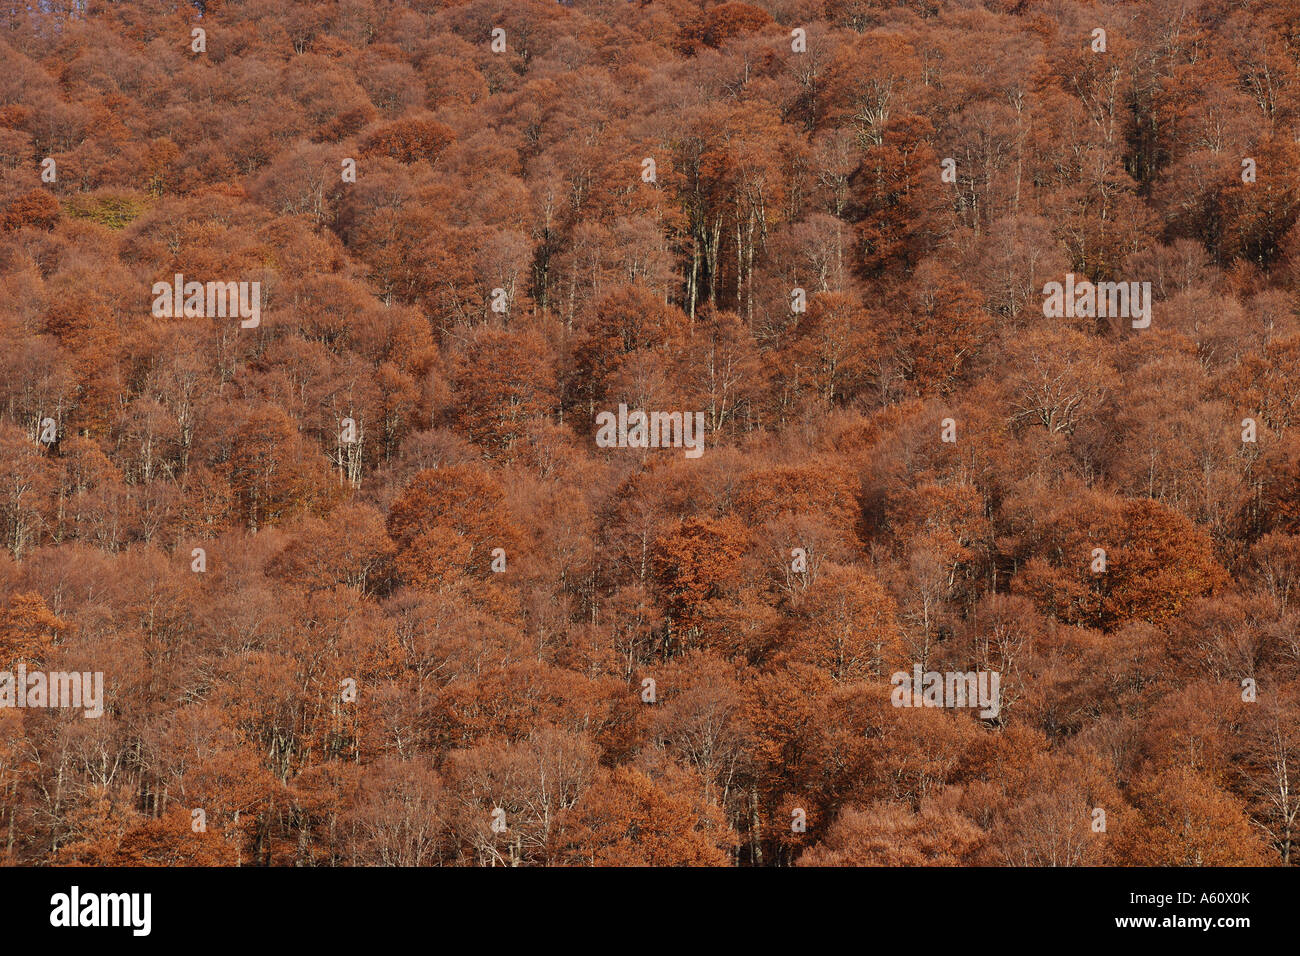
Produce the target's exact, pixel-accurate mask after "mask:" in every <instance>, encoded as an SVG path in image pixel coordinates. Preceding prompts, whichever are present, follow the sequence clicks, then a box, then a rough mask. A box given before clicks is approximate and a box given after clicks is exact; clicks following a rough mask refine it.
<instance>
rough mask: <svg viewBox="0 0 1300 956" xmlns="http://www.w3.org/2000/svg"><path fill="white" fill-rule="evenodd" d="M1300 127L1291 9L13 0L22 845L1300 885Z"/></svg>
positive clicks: (363, 861) (5, 66) (6, 448)
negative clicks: (977, 692) (1095, 297)
mask: <svg viewBox="0 0 1300 956" xmlns="http://www.w3.org/2000/svg"><path fill="white" fill-rule="evenodd" d="M196 28H201V29H202V30H203V31H204V34H203V35H204V36H205V38H206V40H205V45H204V44H200V45H204V49H202V51H201V52H195V51H194V49H193V46H194V45H195V41H194V39H193V38H194V36H195V34H194V33H193V31H194V30H195V29H196ZM496 28H500V29H502V30H504V34H503V37H504V50H499V51H498V50H494V49H493V30H494V29H496ZM797 29H801V30H803V31H804V34H803V36H804V37H805V43H804V44H803V46H804V48H803V49H802V50H796V49H795V47H796V46H799V45H800V44H799V43H798V41H797V39H795V38H793V37H797V35H796V34H794V31H796V30H797ZM1097 29H1102V30H1104V31H1105V50H1104V52H1103V51H1098V50H1096V49H1094V47H1095V45H1096V41H1095V39H1094V30H1097ZM1298 137H1300V2H1294V0H1275V2H1255V3H1246V2H1242V0H1151V2H1133V3H1115V4H1110V5H1107V4H1093V3H1083V2H1068V0H1062V2H1041V0H983V2H977V0H895V2H890V0H752V2H725V3H713V2H708V0H703V2H694V0H635V2H624V0H572V2H558V3H557V2H546V0H509V2H505V3H502V2H491V0H470V2H465V3H457V2H446V3H443V2H435V0H429V2H422V0H413V2H406V3H388V2H375V0H340V2H322V0H312V2H297V3H293V2H287V0H256V2H234V0H224V2H217V0H208V2H199V3H197V4H184V3H179V4H178V3H167V2H159V0H125V2H105V0H91V2H89V3H82V2H73V3H68V2H62V0H49V2H45V0H42V2H40V3H38V4H32V3H28V2H25V0H4V2H3V3H0V341H2V342H3V347H2V348H0V535H3V550H0V668H4V667H10V666H12V665H14V664H15V663H17V662H25V663H26V666H27V667H29V668H36V667H44V668H46V669H48V670H62V671H72V670H76V671H102V672H103V673H104V682H105V697H106V702H105V713H104V715H103V716H102V717H101V718H99V719H87V718H85V717H84V716H83V715H82V714H81V713H80V712H78V711H70V710H66V709H33V708H27V709H22V708H7V709H0V860H2V861H4V862H6V863H10V864H68V863H83V864H157V865H161V864H178V863H179V864H214V865H245V866H249V865H274V866H291V865H297V866H304V865H305V866H332V865H376V864H396V865H421V866H427V865H536V864H550V865H593V864H594V865H623V864H652V865H679V864H688V865H737V866H755V865H758V866H787V865H803V866H808V865H812V866H817V865H844V864H854V865H864V864H870V865H965V864H994V865H1070V864H1107V865H1131V864H1158V865H1196V864H1264V865H1287V864H1294V863H1295V862H1296V860H1297V849H1296V845H1295V844H1296V841H1297V839H1300V832H1298V830H1300V307H1298V304H1297V292H1298V291H1300V229H1298V228H1296V225H1295V223H1296V218H1297V214H1298V213H1300V144H1298V143H1297V138H1298ZM47 159H48V160H53V164H52V166H51V165H50V164H48V163H46V162H45V161H46V160H47ZM349 159H350V160H352V161H353V162H354V163H355V169H356V176H355V182H352V181H348V179H347V177H346V176H345V175H343V173H342V172H341V170H342V169H343V168H344V167H345V165H346V163H345V161H346V160H349ZM646 159H651V160H653V169H654V171H655V172H654V175H653V176H652V177H647V175H646V169H647V166H646V163H645V160H646ZM945 159H951V160H953V161H954V163H953V164H952V168H955V171H956V175H955V181H954V182H947V181H945V177H943V176H942V175H941V169H942V168H943V164H944V160H945ZM1246 159H1250V160H1253V164H1254V168H1255V170H1256V174H1255V176H1254V177H1253V179H1251V178H1250V177H1247V176H1245V175H1244V173H1243V168H1244V165H1245V164H1244V162H1243V161H1244V160H1246ZM46 167H50V168H51V169H53V170H56V175H55V177H54V178H52V179H51V178H50V177H48V176H44V175H43V170H44V169H45V168H46ZM1248 180H1249V181H1248ZM1067 272H1073V273H1075V274H1077V275H1078V276H1080V277H1085V276H1086V277H1088V278H1090V279H1091V280H1093V281H1147V282H1150V283H1151V288H1152V295H1153V297H1154V300H1155V304H1154V309H1153V320H1152V322H1151V325H1150V327H1149V328H1146V329H1141V330H1138V329H1134V328H1132V327H1131V325H1130V323H1128V322H1126V321H1122V320H1119V319H1095V318H1073V319H1072V318H1051V319H1049V318H1045V317H1044V312H1043V293H1042V289H1043V286H1044V284H1045V283H1047V282H1050V281H1060V280H1061V278H1062V276H1063V275H1064V274H1065V273H1067ZM176 273H182V274H184V275H185V276H186V278H187V279H194V280H197V281H200V282H203V281H209V280H214V281H236V280H239V281H244V280H251V281H258V282H260V288H261V295H262V311H261V322H260V325H258V326H257V327H256V328H244V327H241V323H240V322H239V320H238V319H231V318H183V317H182V318H156V317H155V316H154V314H153V313H152V312H151V302H152V301H153V296H152V294H151V287H152V286H153V284H154V283H156V282H159V281H162V282H168V283H170V282H171V281H172V277H173V275H174V274H176ZM797 288H801V289H804V290H805V291H806V296H807V308H806V310H804V311H796V310H795V309H794V308H792V290H795V289H797ZM494 290H503V295H502V293H497V294H496V295H495V296H494ZM494 302H496V303H498V304H500V303H502V302H504V311H496V310H494V308H493V306H494ZM620 403H623V404H626V405H628V406H629V407H630V408H634V409H665V410H701V411H703V412H704V413H705V420H706V426H707V448H706V450H705V452H704V454H703V455H702V456H700V457H699V458H695V459H692V458H689V457H687V456H686V455H684V454H683V453H682V451H681V450H680V449H671V448H670V449H638V448H602V447H598V446H597V444H596V443H595V441H594V440H593V435H594V431H595V429H594V425H593V422H594V418H595V415H596V414H597V413H599V412H601V411H603V410H610V409H614V408H616V407H617V406H618V405H619V404H620ZM344 419H351V420H352V421H353V422H354V423H355V426H356V429H357V435H356V440H355V441H346V440H344V438H343V437H342V432H341V430H340V429H341V422H342V421H343V420H344ZM945 419H951V420H952V422H953V423H954V426H955V433H956V439H957V440H956V441H955V442H945V441H942V440H941V422H943V421H944V420H945ZM1245 419H1252V420H1253V421H1254V422H1255V423H1256V425H1257V437H1256V440H1255V441H1244V440H1243V434H1244V431H1245V429H1244V427H1243V422H1244V420H1245ZM47 420H53V423H54V425H53V431H52V432H51V433H50V434H43V432H44V431H45V429H44V427H43V424H42V423H43V422H46V421H47ZM196 548H201V549H203V551H202V553H203V554H204V555H205V556H206V560H205V565H204V567H203V569H202V570H196V566H195V560H196V559H195V558H193V557H192V555H194V554H195V549H196ZM1096 548H1102V549H1105V551H1106V553H1107V556H1108V567H1107V570H1106V571H1105V572H1104V573H1096V572H1094V571H1093V569H1092V566H1091V562H1092V560H1093V558H1092V554H1093V551H1094V549H1096ZM496 549H500V551H497V550H496ZM796 549H803V553H804V554H805V555H806V562H804V563H803V564H802V566H800V565H799V564H798V563H797V562H792V561H791V555H792V553H793V552H794V551H795V550H796ZM494 554H495V555H497V556H499V557H500V558H501V559H503V560H504V569H502V568H501V567H497V568H496V569H494V567H493V565H494V561H498V558H497V557H494ZM498 563H499V562H498ZM916 664H920V665H922V666H923V667H925V668H930V669H938V670H960V671H966V670H975V669H979V670H986V671H995V672H998V673H1000V674H1001V681H1002V691H1001V693H1002V709H1001V713H1000V714H999V716H998V717H997V718H996V719H992V720H988V719H981V718H980V717H979V716H978V715H977V714H976V713H974V712H973V711H970V710H960V709H928V708H917V709H905V708H899V707H895V706H893V705H892V704H891V700H890V690H891V687H890V675H891V674H892V673H893V672H894V671H896V670H900V669H901V670H905V671H911V670H912V668H913V666H914V665H916ZM647 680H651V681H653V682H654V684H653V687H654V689H655V694H654V700H653V702H650V701H647V700H645V699H643V698H644V697H645V696H646V692H645V690H644V688H645V687H646V686H647V685H646V684H645V683H644V682H645V681H647ZM1243 682H1244V683H1243ZM350 683H351V684H353V685H354V686H355V688H356V693H355V699H354V700H353V699H350V698H349V697H348V695H347V694H345V693H343V692H341V689H340V688H342V687H346V686H349V685H350ZM1245 685H1250V686H1253V687H1255V688H1257V694H1256V695H1254V696H1255V699H1243V698H1246V697H1249V696H1251V695H1248V694H1246V693H1245V692H1244V691H1243V686H1245ZM1098 808H1100V809H1102V810H1103V811H1104V813H1105V821H1106V827H1105V830H1104V831H1098V830H1097V829H1096V827H1095V826H1094V821H1095V819H1096V815H1095V812H1094V811H1095V810H1096V809H1098ZM195 810H202V811H203V814H202V816H203V818H204V820H205V821H206V825H205V826H200V825H199V824H198V823H196V820H197V819H198V818H197V817H196V815H195ZM796 810H802V811H804V815H805V817H806V828H805V829H804V830H803V831H802V832H799V829H798V828H796V827H794V826H792V823H791V821H792V818H794V817H795V816H796V814H795V811H796ZM496 820H501V821H503V822H504V824H505V827H504V829H501V828H494V821H496Z"/></svg>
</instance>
